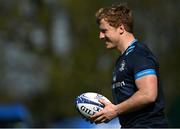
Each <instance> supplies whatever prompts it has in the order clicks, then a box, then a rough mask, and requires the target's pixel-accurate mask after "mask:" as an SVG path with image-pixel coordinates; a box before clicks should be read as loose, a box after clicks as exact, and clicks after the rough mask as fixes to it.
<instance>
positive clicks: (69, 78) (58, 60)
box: [0, 0, 180, 128]
mask: <svg viewBox="0 0 180 129" xmlns="http://www.w3.org/2000/svg"><path fill="white" fill-rule="evenodd" d="M119 2H122V1H121V0H0V17H1V19H0V73H1V74H0V126H1V127H69V128H71V127H77V128H78V127H93V128H95V127H118V126H119V125H118V121H116V120H114V121H112V122H110V123H109V124H111V126H108V124H106V125H104V126H102V125H103V124H102V125H98V126H96V125H90V124H89V123H88V122H85V121H84V120H82V119H81V118H80V116H79V114H78V113H77V111H76V108H75V98H76V96H78V95H80V94H82V93H84V92H90V91H91V92H98V93H100V94H102V95H104V96H106V97H107V98H109V99H110V100H112V96H111V75H112V70H113V66H114V63H115V61H116V58H117V56H118V53H117V52H116V51H109V50H106V48H105V44H104V42H102V41H100V40H99V39H98V26H97V24H96V22H95V12H96V11H97V10H98V9H99V8H100V7H104V6H109V5H112V4H116V3H119ZM123 2H127V3H128V5H129V6H130V7H131V8H132V10H133V12H134V22H135V24H134V32H135V36H136V37H137V38H138V39H139V40H140V41H143V42H145V43H146V44H147V45H148V46H149V47H150V48H151V50H152V51H153V52H154V54H155V55H156V56H157V58H158V59H159V62H160V73H161V80H162V85H163V89H164V94H165V99H166V113H167V116H168V119H169V123H170V127H180V110H179V109H180V77H179V73H180V67H179V62H180V60H179V59H180V51H179V49H180V35H179V34H180V28H179V26H180V15H179V13H178V12H180V10H179V8H180V1H179V0H150V1H144V0H136V1H133V0H127V1H123ZM178 10H179V11H178ZM79 123H80V124H79Z"/></svg>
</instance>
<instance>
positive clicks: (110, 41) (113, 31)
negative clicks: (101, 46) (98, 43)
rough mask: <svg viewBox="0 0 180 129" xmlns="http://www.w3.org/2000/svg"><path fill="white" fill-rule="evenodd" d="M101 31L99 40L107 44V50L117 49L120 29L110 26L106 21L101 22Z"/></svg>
mask: <svg viewBox="0 0 180 129" xmlns="http://www.w3.org/2000/svg"><path fill="white" fill-rule="evenodd" d="M99 29H100V32H99V38H100V39H102V40H104V41H105V42H106V48H108V49H112V48H116V47H117V43H118V41H119V32H118V29H117V28H114V27H112V26H110V25H109V23H108V22H107V21H105V20H104V19H102V20H101V21H100V24H99Z"/></svg>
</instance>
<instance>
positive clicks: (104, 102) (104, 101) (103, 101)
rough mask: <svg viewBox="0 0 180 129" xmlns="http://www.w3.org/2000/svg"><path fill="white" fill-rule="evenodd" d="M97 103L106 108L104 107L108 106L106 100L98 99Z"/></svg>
mask: <svg viewBox="0 0 180 129" xmlns="http://www.w3.org/2000/svg"><path fill="white" fill-rule="evenodd" d="M99 102H100V103H101V104H103V105H104V106H106V105H108V104H109V103H110V102H107V101H106V100H104V99H99Z"/></svg>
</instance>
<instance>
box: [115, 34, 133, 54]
mask: <svg viewBox="0 0 180 129" xmlns="http://www.w3.org/2000/svg"><path fill="white" fill-rule="evenodd" d="M134 40H135V37H134V35H133V34H131V33H128V34H126V35H124V36H123V38H122V39H121V41H120V43H119V46H118V50H119V51H120V52H121V54H123V53H124V52H125V51H126V49H127V48H128V47H129V46H130V45H131V43H132V42H133V41H134Z"/></svg>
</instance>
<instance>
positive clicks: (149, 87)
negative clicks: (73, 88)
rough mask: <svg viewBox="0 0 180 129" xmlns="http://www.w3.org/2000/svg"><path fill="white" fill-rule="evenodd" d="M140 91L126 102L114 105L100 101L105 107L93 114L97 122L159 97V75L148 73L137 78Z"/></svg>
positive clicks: (139, 106) (134, 109)
mask: <svg viewBox="0 0 180 129" xmlns="http://www.w3.org/2000/svg"><path fill="white" fill-rule="evenodd" d="M135 83H136V86H137V88H138V91H137V92H136V93H135V94H134V95H133V96H131V97H130V98H129V99H127V100H125V101H124V102H122V103H120V104H118V105H114V104H112V103H107V102H105V101H100V102H101V103H103V104H104V105H105V108H104V109H103V110H101V111H100V112H98V113H96V114H95V115H93V116H92V120H94V122H95V123H102V122H105V121H109V120H111V119H113V118H114V117H116V116H117V115H119V114H126V113H129V112H132V111H136V110H139V109H141V108H143V107H145V106H147V105H148V104H150V103H153V102H154V101H155V100H156V98H157V76H156V75H147V76H143V77H141V78H138V79H136V81H135Z"/></svg>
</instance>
